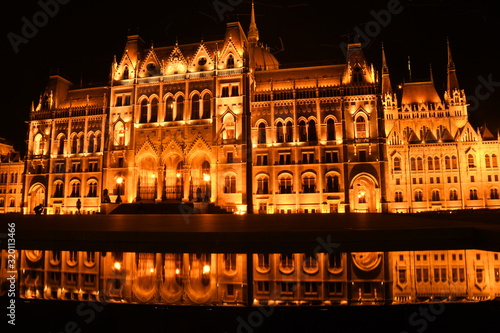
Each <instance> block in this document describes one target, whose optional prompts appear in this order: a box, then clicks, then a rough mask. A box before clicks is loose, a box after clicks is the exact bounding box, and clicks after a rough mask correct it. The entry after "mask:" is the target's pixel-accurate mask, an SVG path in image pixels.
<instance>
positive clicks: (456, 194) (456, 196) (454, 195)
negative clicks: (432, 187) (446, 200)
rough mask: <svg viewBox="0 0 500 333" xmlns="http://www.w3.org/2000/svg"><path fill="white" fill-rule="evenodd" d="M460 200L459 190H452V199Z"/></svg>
mask: <svg viewBox="0 0 500 333" xmlns="http://www.w3.org/2000/svg"><path fill="white" fill-rule="evenodd" d="M457 200H458V192H457V190H450V201H457Z"/></svg>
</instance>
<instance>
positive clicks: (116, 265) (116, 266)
mask: <svg viewBox="0 0 500 333" xmlns="http://www.w3.org/2000/svg"><path fill="white" fill-rule="evenodd" d="M113 268H114V269H116V270H117V271H119V270H121V269H122V264H120V263H119V262H118V261H116V262H115V264H114V265H113Z"/></svg>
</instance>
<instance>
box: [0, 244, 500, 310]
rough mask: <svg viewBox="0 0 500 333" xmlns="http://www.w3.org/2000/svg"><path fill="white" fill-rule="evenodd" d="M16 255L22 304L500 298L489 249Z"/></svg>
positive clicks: (497, 267) (497, 261)
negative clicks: (31, 301) (34, 301)
mask: <svg viewBox="0 0 500 333" xmlns="http://www.w3.org/2000/svg"><path fill="white" fill-rule="evenodd" d="M17 255H19V258H20V261H19V262H20V265H19V271H18V286H19V296H20V297H21V298H23V299H46V300H62V301H64V300H73V301H101V302H112V303H132V304H166V305H204V306H242V305H320V306H328V305H347V304H349V305H363V304H402V303H423V302H478V301H486V300H493V299H496V298H497V299H498V298H500V258H499V256H500V253H497V252H488V251H482V250H446V251H399V252H348V253H341V252H333V253H330V254H328V253H317V254H303V253H288V254H287V253H283V254H251V255H248V256H247V254H231V253H230V254H214V253H131V252H89V251H39V250H21V251H18V253H17ZM7 257H8V253H7V251H6V250H2V261H1V264H2V266H1V271H0V272H1V275H0V278H1V287H0V295H5V293H6V291H7V287H8V283H7V280H6V279H7V277H8V276H9V274H8V273H7V272H8V271H9V270H8V269H7ZM249 260H250V261H251V262H248V261H249ZM247 267H248V268H250V267H251V268H252V272H251V273H252V274H251V275H250V277H249V276H247ZM249 285H250V286H251V288H248V286H249Z"/></svg>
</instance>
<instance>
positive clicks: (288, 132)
mask: <svg viewBox="0 0 500 333" xmlns="http://www.w3.org/2000/svg"><path fill="white" fill-rule="evenodd" d="M285 141H286V142H293V125H292V122H291V121H288V122H287V123H286V135H285Z"/></svg>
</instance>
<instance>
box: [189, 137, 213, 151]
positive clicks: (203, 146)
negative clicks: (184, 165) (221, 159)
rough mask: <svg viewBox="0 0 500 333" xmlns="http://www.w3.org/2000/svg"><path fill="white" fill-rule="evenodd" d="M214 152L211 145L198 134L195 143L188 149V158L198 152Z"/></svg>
mask: <svg viewBox="0 0 500 333" xmlns="http://www.w3.org/2000/svg"><path fill="white" fill-rule="evenodd" d="M200 150H201V151H205V152H206V151H212V149H211V148H210V145H209V144H208V143H207V141H206V140H205V139H204V138H203V136H202V135H201V133H198V136H197V138H196V139H195V140H194V141H193V143H192V144H191V145H189V146H188V147H187V149H186V156H189V155H193V154H194V153H196V152H197V151H200Z"/></svg>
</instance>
